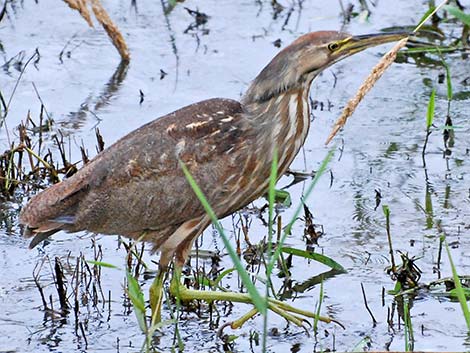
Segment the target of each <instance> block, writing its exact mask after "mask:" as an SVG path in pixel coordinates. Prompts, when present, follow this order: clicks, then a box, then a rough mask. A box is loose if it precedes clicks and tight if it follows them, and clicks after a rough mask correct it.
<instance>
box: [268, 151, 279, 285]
mask: <svg viewBox="0 0 470 353" xmlns="http://www.w3.org/2000/svg"><path fill="white" fill-rule="evenodd" d="M276 182H277V150H274V156H273V162H272V163H271V174H270V176H269V189H268V203H269V215H268V217H269V219H268V222H269V223H268V244H267V245H268V262H270V261H271V255H272V253H271V252H272V240H273V219H274V204H275V202H276ZM266 275H267V277H268V278H269V276H270V275H271V273H270V272H268V271H266Z"/></svg>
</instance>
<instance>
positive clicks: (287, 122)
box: [242, 80, 311, 177]
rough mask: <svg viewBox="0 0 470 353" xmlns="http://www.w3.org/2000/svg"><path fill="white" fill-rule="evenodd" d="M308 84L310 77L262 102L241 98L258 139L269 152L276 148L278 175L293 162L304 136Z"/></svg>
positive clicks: (307, 110)
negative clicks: (302, 82)
mask: <svg viewBox="0 0 470 353" xmlns="http://www.w3.org/2000/svg"><path fill="white" fill-rule="evenodd" d="M310 84H311V80H309V82H304V84H302V85H298V86H296V87H295V88H292V89H289V90H285V91H282V92H280V93H279V94H277V95H276V96H273V97H271V98H270V99H267V100H265V101H257V102H247V101H246V100H245V101H242V102H243V103H244V105H243V109H244V111H245V114H247V116H248V117H249V119H250V120H251V121H252V123H253V125H254V126H255V128H256V129H257V130H258V132H259V133H258V142H259V143H260V144H265V145H266V147H268V148H270V149H271V151H274V149H276V150H277V154H278V166H279V168H278V176H279V177H280V176H281V175H282V174H283V173H284V172H285V171H286V170H287V168H288V167H289V165H290V164H291V163H292V161H293V159H294V157H295V156H296V155H297V153H298V152H299V150H300V148H301V147H302V145H303V143H304V141H305V138H306V136H307V133H308V129H309V127H310V107H309V101H308V99H309V91H310ZM268 150H269V149H268Z"/></svg>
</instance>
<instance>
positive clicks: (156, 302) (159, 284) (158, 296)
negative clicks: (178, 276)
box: [149, 249, 173, 326]
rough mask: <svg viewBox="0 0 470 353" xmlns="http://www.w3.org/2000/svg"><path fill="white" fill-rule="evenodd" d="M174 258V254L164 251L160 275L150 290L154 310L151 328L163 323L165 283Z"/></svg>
mask: <svg viewBox="0 0 470 353" xmlns="http://www.w3.org/2000/svg"><path fill="white" fill-rule="evenodd" d="M172 257H173V252H172V251H168V250H167V249H162V250H161V254H160V261H159V265H158V273H157V276H156V277H155V279H154V280H153V283H152V285H151V286H150V290H149V292H150V293H149V297H150V308H151V309H152V321H151V326H153V325H155V324H157V323H159V322H161V321H162V313H161V312H162V303H163V282H164V281H165V276H166V274H167V273H168V265H169V263H170V261H171V259H172Z"/></svg>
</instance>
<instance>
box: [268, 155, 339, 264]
mask: <svg viewBox="0 0 470 353" xmlns="http://www.w3.org/2000/svg"><path fill="white" fill-rule="evenodd" d="M333 155H334V149H331V150H330V151H328V153H327V155H326V157H325V158H324V159H323V161H322V163H321V165H320V168H318V170H317V172H316V173H315V177H314V178H313V180H312V182H311V183H310V185H309V187H308V188H307V191H306V192H305V195H304V199H303V202H305V201H306V200H307V199H308V197H309V196H310V194H311V193H312V191H313V188H314V187H315V185H317V183H318V180H319V179H320V177H321V176H322V175H323V173H325V171H326V167H327V166H328V164H329V163H330V161H331V159H332V158H333ZM303 202H301V203H300V204H299V206H298V207H297V209H296V210H295V212H294V215H293V216H292V219H291V221H290V222H289V223H288V224H287V227H286V228H285V229H284V233H283V234H282V237H281V239H280V240H279V242H278V244H277V248H276V251H275V252H274V254H273V256H272V258H271V261H270V262H269V264H268V268H267V269H266V272H267V273H272V270H273V268H274V265H275V263H276V261H277V259H278V258H279V256H280V255H281V250H282V246H283V244H284V242H285V241H286V239H287V236H288V235H289V234H291V229H292V226H293V225H294V222H295V221H296V220H297V217H299V215H300V213H301V212H302V210H303V209H304V205H303Z"/></svg>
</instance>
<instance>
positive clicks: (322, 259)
mask: <svg viewBox="0 0 470 353" xmlns="http://www.w3.org/2000/svg"><path fill="white" fill-rule="evenodd" d="M281 251H282V252H283V253H286V254H291V255H294V256H299V257H303V258H305V259H311V260H315V261H317V262H319V263H322V264H323V265H326V266H328V267H330V268H332V269H333V270H337V271H341V272H343V271H344V272H346V270H345V269H344V267H343V266H341V265H340V264H339V263H337V262H336V261H335V260H333V259H332V258H330V257H328V256H326V255H322V254H317V253H312V252H309V251H305V250H301V249H295V248H289V247H283V248H282V249H281Z"/></svg>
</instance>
